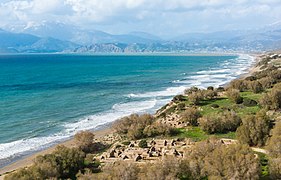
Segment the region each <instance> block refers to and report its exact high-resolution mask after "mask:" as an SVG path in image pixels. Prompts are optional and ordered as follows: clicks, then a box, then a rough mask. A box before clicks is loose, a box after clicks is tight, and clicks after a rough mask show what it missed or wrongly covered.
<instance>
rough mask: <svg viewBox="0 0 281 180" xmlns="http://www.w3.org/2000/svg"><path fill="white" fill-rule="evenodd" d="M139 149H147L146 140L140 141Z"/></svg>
mask: <svg viewBox="0 0 281 180" xmlns="http://www.w3.org/2000/svg"><path fill="white" fill-rule="evenodd" d="M139 147H140V148H147V142H146V140H145V139H142V140H140V142H139Z"/></svg>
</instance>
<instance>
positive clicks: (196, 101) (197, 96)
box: [188, 91, 203, 105]
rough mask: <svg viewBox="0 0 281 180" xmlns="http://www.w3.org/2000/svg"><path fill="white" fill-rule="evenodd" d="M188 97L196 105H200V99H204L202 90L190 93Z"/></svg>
mask: <svg viewBox="0 0 281 180" xmlns="http://www.w3.org/2000/svg"><path fill="white" fill-rule="evenodd" d="M188 99H189V101H190V102H191V103H193V104H194V105H198V104H199V103H200V101H201V100H202V99H203V95H202V93H201V92H200V91H198V92H192V93H191V94H189V95H188Z"/></svg>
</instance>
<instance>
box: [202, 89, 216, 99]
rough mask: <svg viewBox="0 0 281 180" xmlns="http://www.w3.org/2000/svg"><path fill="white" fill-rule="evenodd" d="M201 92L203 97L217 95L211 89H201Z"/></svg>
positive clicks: (210, 97)
mask: <svg viewBox="0 0 281 180" xmlns="http://www.w3.org/2000/svg"><path fill="white" fill-rule="evenodd" d="M202 94H203V97H204V98H205V99H213V98H214V97H216V96H217V95H218V93H217V91H213V90H203V91H202Z"/></svg>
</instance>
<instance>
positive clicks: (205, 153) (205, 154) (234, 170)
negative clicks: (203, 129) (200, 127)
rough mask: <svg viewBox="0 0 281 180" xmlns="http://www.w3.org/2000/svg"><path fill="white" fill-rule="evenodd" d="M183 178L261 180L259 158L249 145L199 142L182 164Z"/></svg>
mask: <svg viewBox="0 0 281 180" xmlns="http://www.w3.org/2000/svg"><path fill="white" fill-rule="evenodd" d="M177 169H179V174H178V176H177V177H179V179H258V177H259V172H260V166H259V160H258V158H256V157H255V154H254V153H253V151H252V150H251V149H250V148H249V147H248V146H246V145H240V144H233V145H229V146H226V145H223V144H222V143H221V141H220V140H216V139H211V140H207V141H203V142H199V143H196V144H195V146H194V147H193V148H192V149H191V152H189V153H188V154H187V156H186V157H185V158H184V159H183V160H182V161H180V163H179V168H177Z"/></svg>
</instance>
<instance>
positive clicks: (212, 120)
mask: <svg viewBox="0 0 281 180" xmlns="http://www.w3.org/2000/svg"><path fill="white" fill-rule="evenodd" d="M240 123H241V119H240V117H239V116H237V115H236V113H235V112H233V111H230V112H228V111H227V112H223V113H218V114H211V115H208V116H204V117H203V118H201V119H199V125H200V127H201V128H202V130H203V131H206V132H208V133H209V134H213V133H225V132H228V131H235V130H236V129H237V128H238V127H239V125H240Z"/></svg>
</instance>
